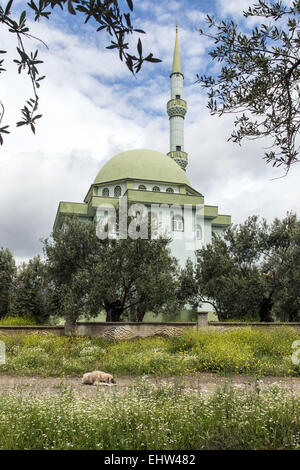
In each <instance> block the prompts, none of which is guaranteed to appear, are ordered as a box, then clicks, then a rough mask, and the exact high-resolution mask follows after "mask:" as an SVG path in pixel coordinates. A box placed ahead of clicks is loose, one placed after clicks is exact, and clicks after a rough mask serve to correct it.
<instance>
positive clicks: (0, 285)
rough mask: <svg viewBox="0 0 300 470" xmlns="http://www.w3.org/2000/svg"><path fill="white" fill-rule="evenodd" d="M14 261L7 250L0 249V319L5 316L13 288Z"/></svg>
mask: <svg viewBox="0 0 300 470" xmlns="http://www.w3.org/2000/svg"><path fill="white" fill-rule="evenodd" d="M15 270H16V268H15V261H14V258H13V255H12V253H11V252H10V250H8V249H7V248H6V249H4V248H2V247H1V248H0V318H1V317H4V316H5V315H7V312H8V309H9V302H10V295H11V291H12V288H13V279H14V274H15Z"/></svg>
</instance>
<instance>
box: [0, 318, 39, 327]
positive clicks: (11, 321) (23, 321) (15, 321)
mask: <svg viewBox="0 0 300 470" xmlns="http://www.w3.org/2000/svg"><path fill="white" fill-rule="evenodd" d="M36 324H37V323H36V320H35V319H34V318H31V317H28V316H24V317H23V316H22V317H9V316H8V317H5V318H1V320H0V325H3V326H30V325H36Z"/></svg>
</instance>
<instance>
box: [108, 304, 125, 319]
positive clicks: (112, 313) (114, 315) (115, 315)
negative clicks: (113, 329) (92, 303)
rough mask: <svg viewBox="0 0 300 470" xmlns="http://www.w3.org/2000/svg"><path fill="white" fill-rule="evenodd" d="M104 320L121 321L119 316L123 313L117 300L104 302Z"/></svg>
mask: <svg viewBox="0 0 300 470" xmlns="http://www.w3.org/2000/svg"><path fill="white" fill-rule="evenodd" d="M105 310H106V321H107V322H119V321H121V316H122V313H123V307H122V306H121V303H120V302H119V301H116V302H111V303H109V302H106V304H105Z"/></svg>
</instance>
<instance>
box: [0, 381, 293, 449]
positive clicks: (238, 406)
mask: <svg viewBox="0 0 300 470" xmlns="http://www.w3.org/2000/svg"><path fill="white" fill-rule="evenodd" d="M106 390H107V389H106ZM299 429H300V395H298V396H293V395H291V394H286V393H285V392H283V391H282V390H280V389H279V388H278V387H276V386H273V387H270V388H269V389H267V390H264V391H260V390H259V389H258V388H257V389H256V391H255V392H251V393H250V392H248V393H247V392H246V393H245V392H244V393H242V392H240V391H236V390H234V391H233V390H232V389H230V388H228V389H226V388H223V389H220V390H219V391H217V392H216V393H215V394H214V395H213V396H210V397H204V396H202V395H201V393H200V392H199V391H195V390H186V389H185V390H183V389H180V388H178V387H174V386H170V385H163V386H160V387H158V388H157V387H154V386H152V387H150V386H149V385H146V384H143V380H141V382H140V384H139V385H137V386H135V387H132V388H130V389H128V390H127V391H126V394H124V392H120V391H118V390H117V389H114V390H113V391H112V390H111V391H110V393H103V389H102V393H101V391H100V390H99V393H98V394H97V395H96V397H93V398H87V397H82V396H78V395H76V394H75V393H74V391H72V389H69V388H68V387H66V388H65V389H64V390H62V391H61V392H60V393H59V394H57V395H56V396H51V397H49V396H47V395H45V396H37V395H32V396H31V395H29V396H28V395H26V396H22V395H20V394H18V393H17V392H15V393H13V392H10V393H9V394H2V395H1V396H0V436H1V437H0V450H5V449H46V450H47V449H104V450H107V449H109V450H117V449H121V450H131V449H134V450H143V449H147V450H155V449H169V450H170V449H183V450H197V449H200V450H201V449H210V450H212V449H213V450H214V449H253V450H255V449H269V450H270V449H274V450H275V449H300V432H299Z"/></svg>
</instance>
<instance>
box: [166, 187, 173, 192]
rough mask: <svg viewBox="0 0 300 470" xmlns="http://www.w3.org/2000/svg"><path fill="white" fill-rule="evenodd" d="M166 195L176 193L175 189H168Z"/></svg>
mask: <svg viewBox="0 0 300 470" xmlns="http://www.w3.org/2000/svg"><path fill="white" fill-rule="evenodd" d="M166 193H174V189H173V188H167V189H166Z"/></svg>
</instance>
